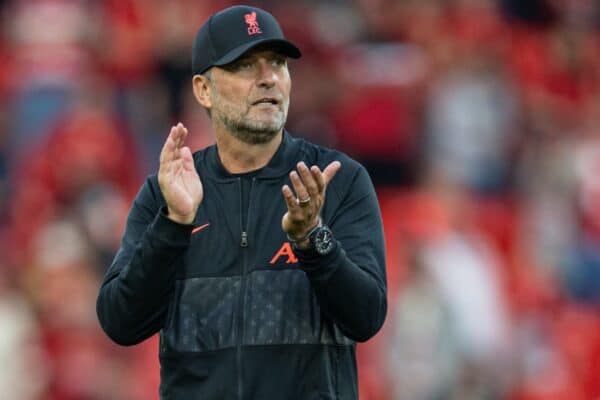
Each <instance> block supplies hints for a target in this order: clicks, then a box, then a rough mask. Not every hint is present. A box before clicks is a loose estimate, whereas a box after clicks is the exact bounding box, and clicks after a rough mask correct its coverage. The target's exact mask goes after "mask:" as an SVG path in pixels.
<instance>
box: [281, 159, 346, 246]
mask: <svg viewBox="0 0 600 400" xmlns="http://www.w3.org/2000/svg"><path fill="white" fill-rule="evenodd" d="M341 166H342V164H341V163H340V162H339V161H333V162H332V163H330V164H329V165H328V166H327V167H326V168H325V170H324V171H322V172H321V169H320V168H319V167H318V166H316V165H313V166H312V167H310V169H309V168H308V167H307V166H306V164H305V163H304V162H303V161H301V162H299V163H298V165H297V166H296V167H297V170H296V171H292V172H290V180H291V181H292V186H293V187H294V190H293V191H292V189H291V188H290V187H289V186H288V185H284V186H283V188H282V189H281V192H282V193H283V198H284V199H285V203H286V205H287V208H288V211H287V212H286V213H285V215H284V216H283V219H282V221H281V227H282V228H283V231H284V232H285V233H287V234H288V236H289V237H291V238H293V239H295V240H299V242H298V243H297V244H298V246H299V247H304V246H305V245H306V244H307V242H308V238H306V235H307V234H308V232H310V231H311V230H312V229H313V228H314V227H315V226H317V224H318V223H319V218H320V214H321V208H322V207H323V204H324V203H325V190H326V189H327V185H328V184H329V182H330V181H331V180H332V179H333V177H334V176H335V174H336V173H337V172H338V170H339V169H340V167H341ZM302 239H303V240H302Z"/></svg>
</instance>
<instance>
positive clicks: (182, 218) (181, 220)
mask: <svg viewBox="0 0 600 400" xmlns="http://www.w3.org/2000/svg"><path fill="white" fill-rule="evenodd" d="M165 211H166V217H167V218H169V219H170V220H171V221H173V222H176V223H178V224H182V225H191V224H192V223H193V222H194V218H195V217H196V213H194V214H191V215H178V214H175V213H174V212H173V211H171V210H170V209H169V207H168V206H167V207H165Z"/></svg>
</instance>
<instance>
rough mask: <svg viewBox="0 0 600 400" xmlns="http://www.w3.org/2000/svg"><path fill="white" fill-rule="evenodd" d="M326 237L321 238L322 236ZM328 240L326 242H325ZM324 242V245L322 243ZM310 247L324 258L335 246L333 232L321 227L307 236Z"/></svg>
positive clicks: (323, 226) (324, 226) (326, 227)
mask: <svg viewBox="0 0 600 400" xmlns="http://www.w3.org/2000/svg"><path fill="white" fill-rule="evenodd" d="M324 234H325V235H327V236H328V237H322V235H324ZM326 239H328V240H326ZM325 240H326V242H325V243H324V241H325ZM309 241H310V246H311V247H312V248H313V249H314V250H315V251H316V252H317V253H318V254H320V255H322V256H324V255H327V254H329V253H331V251H332V250H333V247H334V246H335V242H334V239H333V232H331V229H329V227H328V226H326V225H321V226H320V227H318V228H317V229H315V231H314V232H312V234H311V235H310V236H309Z"/></svg>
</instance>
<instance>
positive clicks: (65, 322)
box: [0, 0, 600, 400]
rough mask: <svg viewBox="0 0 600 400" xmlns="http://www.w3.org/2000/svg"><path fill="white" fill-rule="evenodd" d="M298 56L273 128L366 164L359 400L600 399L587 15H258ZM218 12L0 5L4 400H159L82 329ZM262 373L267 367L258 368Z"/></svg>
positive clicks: (52, 3)
mask: <svg viewBox="0 0 600 400" xmlns="http://www.w3.org/2000/svg"><path fill="white" fill-rule="evenodd" d="M247 3H249V4H252V5H258V6H262V7H264V8H266V9H268V10H270V11H271V12H272V13H273V14H274V15H276V16H277V17H278V18H279V19H280V21H281V23H282V25H283V26H284V28H285V31H286V34H287V36H288V37H289V38H291V39H292V40H293V41H294V42H296V43H298V44H299V46H300V48H301V49H302V50H303V53H304V57H303V58H302V59H301V60H299V61H293V62H290V69H291V73H292V79H293V90H292V102H291V107H290V116H289V123H288V125H287V127H288V129H289V130H290V131H291V132H293V133H295V134H296V135H298V136H305V137H307V138H309V139H310V140H312V141H315V142H317V143H321V144H324V145H327V146H333V147H336V148H339V149H341V150H343V151H345V152H347V153H348V154H350V155H351V156H353V157H355V158H357V159H358V160H360V161H361V162H362V163H363V164H364V165H365V166H366V167H367V168H368V170H369V172H370V173H371V176H372V178H373V180H374V182H375V184H376V188H377V191H378V194H379V198H380V203H381V209H382V213H383V218H384V225H385V230H386V239H387V243H386V246H387V257H388V276H389V287H390V288H389V289H390V290H389V304H390V307H389V314H388V319H387V322H386V324H385V326H384V328H383V330H382V332H381V333H380V334H379V335H378V336H377V337H376V338H375V339H374V340H372V341H371V342H369V343H367V344H365V345H361V346H359V374H360V393H361V399H363V400H396V399H401V400H445V399H448V400H470V399H473V400H476V399H509V400H546V399H547V400H563V399H564V400H589V399H591V400H597V399H600V313H599V306H600V2H599V1H597V0H528V1H522V0H354V1H352V0H330V1H317V0H313V1H298V2H283V1H275V0H272V1H251V0H247ZM229 5H231V2H230V1H224V0H211V1H209V0H205V1H202V0H97V1H92V0H87V1H84V0H3V1H1V0H0V105H1V107H0V365H1V368H0V370H1V373H0V397H1V398H2V399H7V400H30V399H40V400H108V399H110V400H113V399H114V400H121V399H123V400H141V399H145V400H146V399H157V398H158V395H157V386H158V371H159V366H158V361H157V340H156V338H153V339H151V340H149V341H147V342H145V343H144V344H142V345H140V346H136V347H132V348H121V347H118V346H116V345H114V344H112V343H111V342H109V340H108V339H107V338H106V337H105V336H104V334H103V333H102V332H101V330H100V328H99V325H98V322H97V320H96V314H95V300H96V295H97V292H98V287H99V284H100V280H101V278H102V276H103V274H104V272H105V270H106V269H107V267H108V265H109V264H110V262H111V260H112V256H113V254H114V253H115V250H116V249H117V248H118V246H119V240H120V237H121V232H122V229H123V224H124V221H125V217H126V214H127V210H128V208H129V205H130V202H131V200H132V198H133V197H134V196H135V193H136V192H137V190H138V188H139V186H140V185H141V183H142V182H143V180H144V178H145V177H146V175H148V174H150V173H152V172H154V171H155V170H156V167H157V164H158V154H159V150H160V147H161V145H162V142H163V140H164V139H165V137H166V135H167V133H168V131H169V127H170V126H171V125H172V124H173V123H175V122H177V121H182V122H184V124H185V125H186V126H187V127H188V128H189V129H190V131H191V135H190V136H191V138H190V145H191V146H192V148H193V149H200V148H202V147H204V146H206V145H209V144H211V143H212V141H213V136H212V134H211V131H210V127H209V122H208V120H207V117H206V114H205V113H204V112H203V111H202V109H201V108H200V106H199V105H197V104H196V103H195V101H194V100H193V97H192V94H191V90H190V83H191V75H190V48H191V43H192V40H193V37H194V34H195V32H196V29H197V28H198V27H199V26H200V25H201V23H202V22H203V21H204V20H205V19H206V18H207V17H208V16H209V15H210V14H211V13H212V12H214V11H215V10H218V9H221V8H223V7H225V6H229ZM265 379H269V378H268V370H265Z"/></svg>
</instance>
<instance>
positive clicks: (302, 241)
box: [286, 217, 322, 247]
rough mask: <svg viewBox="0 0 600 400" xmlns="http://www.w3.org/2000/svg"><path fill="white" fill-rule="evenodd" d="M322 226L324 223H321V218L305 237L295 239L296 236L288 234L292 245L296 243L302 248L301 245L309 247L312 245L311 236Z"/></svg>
mask: <svg viewBox="0 0 600 400" xmlns="http://www.w3.org/2000/svg"><path fill="white" fill-rule="evenodd" d="M321 225H322V222H321V218H320V217H319V219H318V220H317V223H316V224H315V225H313V226H312V227H311V228H310V229H309V230H308V231H307V232H306V233H305V234H304V235H302V236H297V237H294V236H292V235H290V234H289V233H286V236H287V239H288V240H289V241H290V242H291V243H294V244H295V245H296V246H298V247H300V245H305V246H306V247H308V245H309V243H310V240H309V237H310V234H311V233H313V232H314V231H315V230H316V229H317V228H318V227H320V226H321Z"/></svg>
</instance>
